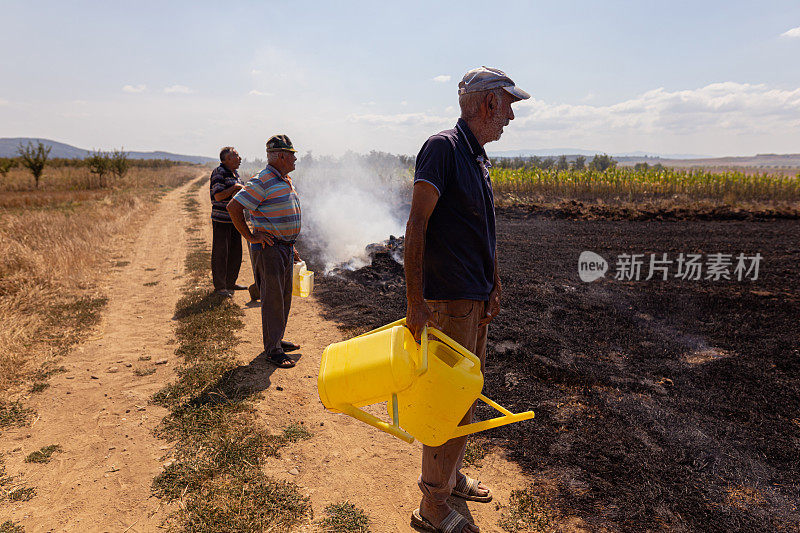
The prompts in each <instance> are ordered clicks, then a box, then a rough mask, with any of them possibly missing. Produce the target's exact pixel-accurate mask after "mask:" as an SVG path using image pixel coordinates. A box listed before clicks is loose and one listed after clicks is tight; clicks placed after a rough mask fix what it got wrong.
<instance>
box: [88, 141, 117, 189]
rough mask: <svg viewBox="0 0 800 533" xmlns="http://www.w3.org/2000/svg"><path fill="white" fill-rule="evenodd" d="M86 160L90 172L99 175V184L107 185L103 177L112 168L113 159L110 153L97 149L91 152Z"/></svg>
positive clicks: (101, 185)
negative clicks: (109, 155)
mask: <svg viewBox="0 0 800 533" xmlns="http://www.w3.org/2000/svg"><path fill="white" fill-rule="evenodd" d="M85 161H86V166H87V167H89V172H91V173H92V174H94V175H95V176H97V181H98V184H99V186H100V187H105V181H104V180H103V177H104V176H105V175H106V174H108V172H109V171H110V170H111V159H110V158H109V157H108V154H107V153H105V152H101V151H99V150H95V151H94V152H92V153H90V154H89V156H88V157H87V158H86V160H85Z"/></svg>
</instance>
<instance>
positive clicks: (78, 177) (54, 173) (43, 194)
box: [0, 164, 203, 207]
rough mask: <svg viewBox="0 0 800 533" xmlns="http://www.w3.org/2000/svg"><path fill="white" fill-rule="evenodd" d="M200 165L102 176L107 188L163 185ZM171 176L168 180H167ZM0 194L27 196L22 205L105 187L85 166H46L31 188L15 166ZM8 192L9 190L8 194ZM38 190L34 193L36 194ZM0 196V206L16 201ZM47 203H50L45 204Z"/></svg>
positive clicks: (92, 192) (30, 182) (195, 171)
mask: <svg viewBox="0 0 800 533" xmlns="http://www.w3.org/2000/svg"><path fill="white" fill-rule="evenodd" d="M202 169H203V167H202V166H201V165H190V164H181V165H174V166H166V167H162V168H154V167H139V166H132V167H131V168H130V170H128V173H127V174H126V175H125V177H124V178H122V179H121V180H117V179H116V178H109V177H108V176H107V177H106V181H107V182H108V186H109V188H111V189H116V190H120V189H140V190H143V189H148V190H153V189H159V188H162V189H166V188H169V187H175V186H177V185H179V184H180V183H183V182H184V181H185V180H184V179H183V178H182V177H181V174H182V173H188V174H189V175H190V176H194V175H197V174H198V173H199V172H200V171H201V170H202ZM171 179H172V180H173V182H172V183H170V180H171ZM2 181H3V188H4V190H5V193H4V196H5V197H9V196H10V198H12V199H17V198H29V199H30V201H31V202H32V203H29V204H23V205H22V206H24V207H31V206H35V205H41V204H40V202H41V198H45V199H46V198H50V197H52V198H61V199H63V200H65V201H68V202H70V201H73V198H70V196H69V195H68V194H65V193H70V194H73V195H76V196H77V198H78V199H83V200H86V199H91V198H92V197H93V196H95V195H98V194H101V193H102V192H104V191H106V192H107V191H108V190H109V189H108V188H107V189H101V188H99V187H98V184H97V177H96V176H94V175H92V174H91V173H90V172H89V169H88V168H87V167H85V166H71V165H70V166H46V167H45V169H44V174H43V175H42V179H41V183H40V184H39V190H38V191H37V190H34V182H33V176H31V173H30V172H29V171H28V170H27V169H25V168H20V167H17V168H15V169H12V170H11V171H9V173H8V175H7V176H5V177H3V178H2ZM9 193H11V194H10V195H9ZM37 193H38V194H37ZM5 202H6V200H5V199H3V200H0V206H1V207H10V206H12V205H14V203H16V200H15V201H14V202H13V203H11V204H7V203H5ZM48 205H50V204H48Z"/></svg>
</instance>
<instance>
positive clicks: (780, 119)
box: [513, 82, 800, 138]
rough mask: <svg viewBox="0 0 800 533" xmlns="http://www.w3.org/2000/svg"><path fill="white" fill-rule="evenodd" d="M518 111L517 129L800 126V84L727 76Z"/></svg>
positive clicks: (529, 105)
mask: <svg viewBox="0 0 800 533" xmlns="http://www.w3.org/2000/svg"><path fill="white" fill-rule="evenodd" d="M515 111H516V114H517V117H518V118H517V119H516V120H515V121H514V123H513V124H514V127H515V129H528V130H536V131H537V132H540V133H541V132H543V131H547V130H550V131H561V130H569V129H576V130H577V129H580V130H582V132H583V133H587V132H592V133H596V134H597V135H602V132H604V131H605V132H609V131H614V130H616V131H617V132H625V133H627V134H689V133H705V134H706V135H708V134H709V133H710V131H712V130H724V131H725V132H726V133H734V132H735V133H740V134H746V133H750V132H753V131H757V130H763V131H770V130H771V131H777V130H791V128H795V127H797V125H798V121H800V88H798V89H794V90H783V89H770V88H769V87H767V86H766V85H764V84H758V85H751V84H748V83H736V82H723V83H712V84H711V85H707V86H705V87H701V88H699V89H688V90H682V91H667V90H665V89H664V88H658V89H653V90H651V91H648V92H646V93H644V94H642V95H640V96H638V97H636V98H632V99H630V100H625V101H622V102H619V103H616V104H612V105H608V106H591V105H585V104H582V105H572V104H551V103H547V102H544V101H542V100H536V101H532V102H520V103H519V104H517V105H516V106H515ZM601 138H602V137H601Z"/></svg>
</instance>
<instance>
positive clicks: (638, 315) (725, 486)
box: [312, 209, 800, 532]
mask: <svg viewBox="0 0 800 533" xmlns="http://www.w3.org/2000/svg"><path fill="white" fill-rule="evenodd" d="M497 231H498V257H499V261H500V266H501V276H502V280H503V287H504V292H503V311H502V312H501V314H500V315H499V316H498V317H497V318H496V319H495V321H494V322H493V323H492V325H491V326H490V329H489V348H488V352H489V353H488V364H487V374H486V376H485V379H486V381H485V390H486V391H487V393H488V394H489V396H490V397H492V398H493V399H495V400H497V401H499V402H500V403H502V404H503V405H505V406H506V407H508V408H510V409H512V410H513V411H522V410H527V409H533V410H534V411H535V412H536V418H535V419H534V420H532V421H529V422H524V423H520V424H513V425H511V426H507V427H504V428H500V429H497V430H492V431H489V432H486V433H484V434H483V435H485V436H486V437H488V438H489V439H490V440H491V441H492V442H493V443H495V444H497V445H499V446H502V447H504V448H505V449H506V450H507V452H508V454H509V457H510V458H511V459H512V460H514V461H517V462H518V463H519V464H520V465H521V466H522V467H523V468H524V469H525V470H526V471H527V472H528V473H529V474H531V475H532V477H533V478H534V479H538V480H541V484H540V485H541V490H542V494H543V495H546V496H547V497H548V499H549V501H550V505H551V506H552V507H553V508H554V509H555V510H556V511H560V512H561V513H562V514H563V515H565V516H569V515H579V516H581V517H582V518H583V519H584V520H585V521H586V522H587V523H588V524H589V525H590V526H591V527H592V528H593V529H600V528H603V527H607V528H610V529H612V530H623V531H649V530H659V529H663V530H670V531H759V532H761V531H772V530H776V531H781V530H786V531H796V530H797V528H798V524H800V510H799V509H798V505H799V504H800V496H798V495H799V494H800V461H798V456H799V455H800V333H798V326H797V323H798V319H800V273H799V272H800V270H799V269H798V264H800V224H798V222H797V221H796V220H785V219H784V220H781V219H778V220H770V221H748V220H677V221H657V220H655V221H630V220H613V221H612V220H568V219H562V218H553V217H542V216H541V215H538V214H537V213H536V212H530V211H527V210H514V209H509V210H504V211H503V212H502V214H499V216H498V226H497ZM584 250H590V251H593V252H596V253H597V254H599V255H600V256H602V257H604V258H606V259H607V260H608V262H609V264H610V265H609V268H610V272H608V273H607V274H606V276H605V278H602V279H599V280H597V281H594V282H591V283H584V282H582V281H580V279H579V277H578V268H577V262H578V256H579V254H580V253H581V252H582V251H584ZM373 252H374V253H373V258H374V259H373V264H372V265H371V266H367V267H364V268H362V269H360V270H357V271H350V272H340V273H339V274H338V275H336V276H327V277H322V276H320V278H319V279H318V287H317V292H316V294H317V297H318V299H319V300H320V301H322V302H323V303H324V304H325V306H326V309H327V313H328V316H329V318H331V319H334V320H336V321H338V322H339V323H340V324H341V326H342V327H343V328H346V329H347V330H348V331H350V332H356V331H358V332H363V331H366V330H367V329H370V328H372V327H376V326H378V325H382V324H385V323H387V322H389V321H392V320H396V319H398V318H400V317H402V316H403V315H404V313H405V286H404V283H403V271H402V267H401V266H400V265H399V264H397V263H396V262H395V261H394V260H393V259H392V253H393V251H392V250H377V251H373ZM634 253H636V254H639V253H641V254H646V258H647V257H649V254H651V253H655V254H657V255H658V256H659V257H660V256H661V254H663V253H666V254H668V257H669V258H670V259H675V258H676V257H677V256H678V254H680V253H684V254H688V253H701V254H714V253H725V254H734V256H735V255H737V254H739V253H745V254H746V255H748V256H750V255H754V254H756V253H760V254H761V256H762V257H763V259H762V261H761V264H760V269H759V274H758V279H756V280H752V279H745V280H742V281H737V280H736V279H735V276H734V279H733V280H732V281H728V280H719V281H711V280H698V281H689V280H681V279H676V278H674V277H673V275H674V273H675V272H674V270H673V271H670V278H669V279H668V280H666V281H662V280H661V279H660V275H659V276H656V278H657V280H656V279H654V280H650V281H644V279H643V278H644V277H646V275H647V268H646V267H647V264H645V266H644V267H643V269H642V276H641V277H642V280H641V281H619V280H616V279H614V267H615V265H614V264H615V261H616V258H617V256H618V255H619V254H634ZM312 266H313V265H312ZM703 277H705V272H704V273H703ZM478 416H479V417H480V418H487V417H490V416H494V412H493V411H491V409H489V408H488V407H486V406H480V407H479V409H478Z"/></svg>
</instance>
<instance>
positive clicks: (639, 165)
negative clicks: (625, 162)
mask: <svg viewBox="0 0 800 533" xmlns="http://www.w3.org/2000/svg"><path fill="white" fill-rule="evenodd" d="M649 168H650V165H648V164H647V162H642V163H636V164H635V165H633V170H635V171H636V172H646V171H647V170H648V169H649Z"/></svg>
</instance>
